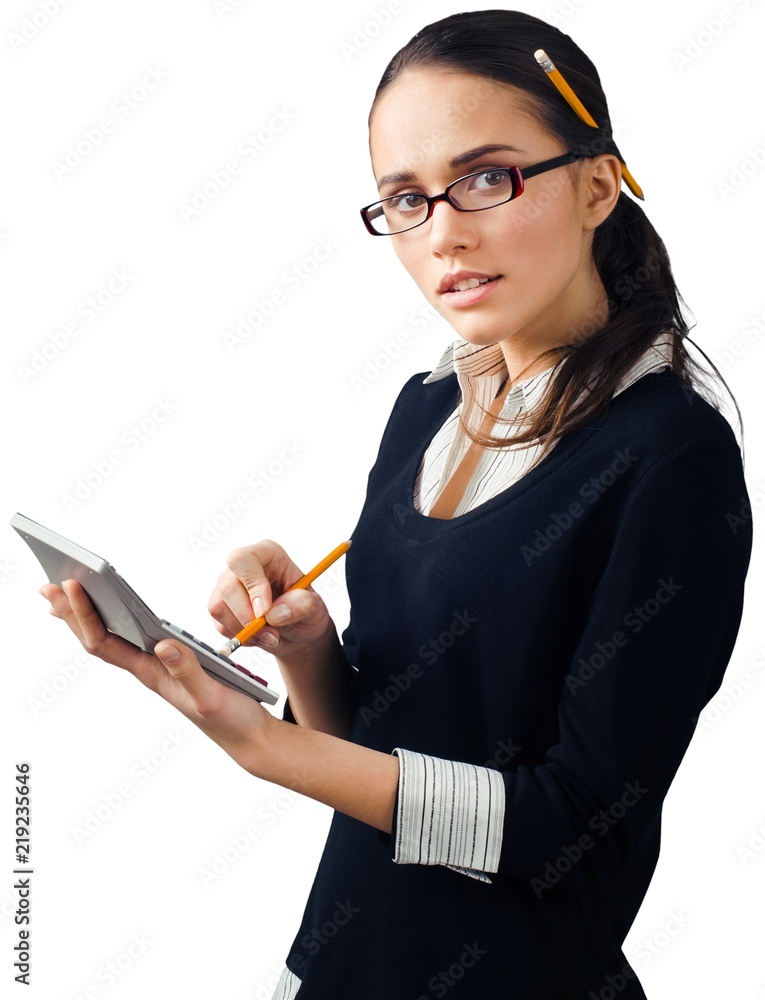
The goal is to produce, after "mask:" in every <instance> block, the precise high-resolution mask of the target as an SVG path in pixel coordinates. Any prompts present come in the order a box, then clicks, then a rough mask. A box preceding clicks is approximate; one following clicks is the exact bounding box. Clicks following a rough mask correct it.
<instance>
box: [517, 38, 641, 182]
mask: <svg viewBox="0 0 765 1000" xmlns="http://www.w3.org/2000/svg"><path fill="white" fill-rule="evenodd" d="M534 57H535V59H536V61H537V62H538V63H539V65H540V66H541V67H542V69H543V70H544V71H545V73H547V75H548V76H549V77H550V79H551V80H552V82H553V83H554V84H555V86H556V87H557V88H558V90H559V91H560V93H561V94H562V95H563V97H564V98H565V99H566V101H567V102H568V104H569V106H570V107H571V108H573V110H574V111H575V112H576V113H577V115H578V116H579V118H581V120H582V121H583V122H585V123H586V124H587V125H591V126H592V127H593V128H598V123H597V122H596V121H595V119H594V118H593V117H592V115H591V114H590V112H589V111H588V110H587V108H585V106H584V105H583V104H582V102H581V101H580V100H579V98H578V97H577V96H576V94H575V93H574V91H573V90H572V89H571V87H569V85H568V83H566V81H565V79H564V78H563V74H562V73H561V71H560V70H559V69H556V68H555V63H554V62H553V61H552V59H551V58H550V57H549V56H548V55H547V53H546V52H545V50H544V49H537V51H536V52H535V53H534ZM620 162H621V165H622V176H623V177H624V181H625V183H626V184H627V186H628V187H629V189H630V191H632V193H633V194H634V195H635V197H636V198H640V200H641V201H645V195H644V194H643V189H642V188H641V187H640V185H639V184H638V182H637V181H636V180H635V178H634V177H633V176H632V174H631V173H630V172H629V170H628V169H627V164H626V163H625V162H624V160H621V161H620Z"/></svg>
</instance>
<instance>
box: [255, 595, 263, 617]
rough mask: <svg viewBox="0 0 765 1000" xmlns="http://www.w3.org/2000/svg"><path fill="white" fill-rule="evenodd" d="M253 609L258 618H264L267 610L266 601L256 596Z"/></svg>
mask: <svg viewBox="0 0 765 1000" xmlns="http://www.w3.org/2000/svg"><path fill="white" fill-rule="evenodd" d="M252 610H253V613H254V614H255V617H256V618H262V617H263V613H264V612H265V610H266V602H265V601H264V600H263V598H262V597H255V598H253V601H252Z"/></svg>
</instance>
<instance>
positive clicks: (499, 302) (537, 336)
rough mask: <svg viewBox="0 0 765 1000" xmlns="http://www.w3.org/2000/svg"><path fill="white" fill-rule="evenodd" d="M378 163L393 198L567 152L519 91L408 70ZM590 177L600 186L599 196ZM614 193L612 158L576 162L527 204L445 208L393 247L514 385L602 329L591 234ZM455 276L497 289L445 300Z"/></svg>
mask: <svg viewBox="0 0 765 1000" xmlns="http://www.w3.org/2000/svg"><path fill="white" fill-rule="evenodd" d="M572 114H573V112H572ZM498 146H505V147H511V148H508V149H505V148H502V149H499V148H497V147H498ZM370 152H371V156H372V168H373V170H374V174H375V178H376V179H377V181H378V185H379V192H380V197H381V198H386V197H390V196H393V195H398V194H400V193H402V192H407V191H411V192H415V193H418V194H426V195H434V194H440V193H441V192H442V191H443V190H444V189H445V188H446V186H447V185H448V184H450V183H451V182H452V181H454V180H456V179H457V178H459V177H463V176H465V174H469V173H473V172H474V171H478V170H482V169H484V168H487V169H488V168H492V167H493V168H497V167H509V166H519V167H525V166H530V165H532V164H535V163H539V162H541V161H542V160H547V159H550V158H552V157H554V156H558V155H560V154H561V153H565V152H568V150H566V149H565V148H564V147H563V146H562V145H561V143H560V141H559V140H558V139H557V138H555V137H554V136H552V135H551V134H550V133H549V132H547V131H545V129H544V128H543V127H542V126H541V125H540V124H539V123H538V120H537V119H536V118H535V117H534V116H533V115H532V114H530V112H529V110H528V106H527V105H526V104H525V103H524V101H523V98H522V96H521V92H520V91H518V90H516V89H515V88H512V87H509V86H507V85H504V84H500V83H495V82H494V81H492V80H488V79H486V78H484V77H480V76H474V75H472V74H469V73H463V72H458V71H451V70H445V69H440V68H438V69H436V68H433V69H415V70H409V71H406V72H405V73H403V74H402V75H401V76H400V77H399V78H398V79H397V80H396V82H395V83H393V84H391V85H390V86H389V87H388V89H387V90H386V91H385V92H384V93H383V95H382V96H381V98H380V100H379V102H378V104H377V106H376V107H375V110H374V112H373V115H372V119H371V123H370ZM457 158H459V159H457ZM604 160H605V161H606V163H605V165H604V164H603V163H601V164H600V166H599V167H596V166H595V165H596V163H598V161H604ZM608 161H613V162H611V163H610V164H609V162H608ZM593 172H594V173H595V175H596V177H597V175H601V180H600V181H599V182H596V183H595V186H594V188H593V187H592V184H591V179H592V178H591V175H592V174H593ZM577 173H581V176H580V183H579V184H578V185H577V184H576V176H577ZM402 174H403V175H406V177H405V178H403V179H402V178H399V179H396V177H395V175H402ZM604 185H605V187H604ZM609 185H610V188H609ZM618 193H619V171H618V161H617V160H616V158H615V157H598V158H597V159H596V160H584V161H577V162H576V163H575V164H574V165H573V166H565V167H558V168H556V169H554V170H552V171H549V172H547V173H543V174H539V175H537V176H536V177H533V178H530V179H529V180H528V181H526V182H525V191H524V193H523V194H522V195H520V197H518V198H516V199H514V200H513V201H511V202H507V203H506V204H503V205H499V206H497V207H496V208H491V209H488V210H486V211H481V212H459V211H457V210H456V209H455V208H453V207H452V206H451V205H449V204H448V203H447V202H445V201H440V202H437V203H436V205H435V206H434V209H433V214H432V216H431V218H430V220H429V221H428V222H426V223H424V224H423V225H421V226H418V227H417V228H416V229H412V230H410V231H409V232H405V233H399V234H397V235H395V236H391V237H389V239H391V240H392V242H393V246H394V249H395V251H396V254H397V255H398V257H399V259H400V260H401V262H402V264H403V265H404V267H405V268H406V269H407V271H408V272H409V273H410V274H411V276H412V277H413V278H414V280H415V282H416V283H417V285H418V286H419V288H420V290H421V291H422V293H423V294H424V295H425V297H426V299H427V300H428V301H429V302H430V303H431V304H432V305H433V306H434V307H435V308H436V309H437V310H438V311H439V312H440V313H441V314H442V315H443V316H444V317H445V318H446V319H447V320H448V321H449V323H451V325H452V326H453V327H454V329H455V330H456V331H457V333H458V334H459V336H460V337H462V338H463V339H464V340H467V341H470V342H472V343H474V344H480V345H485V344H493V343H500V344H501V345H502V349H503V351H504V353H505V358H506V360H507V362H508V368H509V369H510V374H511V375H512V376H513V377H517V375H518V374H519V373H520V368H519V365H520V363H521V361H523V360H524V359H525V362H526V363H528V362H530V361H531V360H532V359H533V358H535V357H536V356H537V355H538V354H539V353H540V352H541V351H543V350H546V349H547V348H549V347H552V346H555V345H558V344H564V343H568V342H572V341H575V340H576V338H577V337H579V338H580V339H581V337H582V336H588V335H589V334H591V333H593V332H595V330H597V329H599V328H600V327H601V326H602V325H603V324H604V323H605V320H606V318H607V309H606V305H605V302H606V295H605V290H604V288H603V285H602V283H601V281H600V278H599V276H598V274H597V271H596V269H595V266H594V263H593V261H592V249H591V248H592V231H593V229H594V228H595V227H596V226H597V225H598V224H599V223H600V222H601V221H602V219H603V218H605V216H606V215H608V213H609V212H610V210H611V208H612V207H613V202H615V199H616V197H618ZM458 272H468V273H469V274H471V275H475V276H477V277H479V278H481V279H483V278H490V279H491V280H490V281H489V282H487V283H486V284H485V285H482V286H481V287H480V288H478V289H471V290H470V291H466V292H459V291H449V290H448V289H445V288H444V284H443V283H444V282H446V283H447V285H448V283H449V281H450V276H452V275H455V274H457V273H458ZM593 320H594V325H593ZM553 360H554V358H553V359H552V360H550V359H548V360H547V361H546V362H545V363H544V364H543V365H542V366H541V367H542V368H544V367H547V366H549V365H550V364H552V362H553ZM511 362H512V364H511ZM530 371H531V369H530Z"/></svg>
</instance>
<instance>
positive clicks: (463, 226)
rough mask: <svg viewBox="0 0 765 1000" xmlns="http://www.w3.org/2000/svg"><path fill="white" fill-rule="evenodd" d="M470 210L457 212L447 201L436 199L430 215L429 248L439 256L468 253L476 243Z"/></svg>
mask: <svg viewBox="0 0 765 1000" xmlns="http://www.w3.org/2000/svg"><path fill="white" fill-rule="evenodd" d="M472 215H473V213H472V212H459V211H458V210H457V209H456V208H454V206H453V205H450V204H449V202H448V201H446V200H443V201H437V202H436V203H435V205H434V206H433V214H432V215H431V217H430V236H429V242H430V249H431V251H432V252H433V253H434V254H436V255H437V256H439V257H451V256H454V254H455V253H461V254H464V253H469V252H470V251H471V250H474V249H475V247H476V246H477V243H478V238H477V235H476V227H475V223H474V221H473V219H472Z"/></svg>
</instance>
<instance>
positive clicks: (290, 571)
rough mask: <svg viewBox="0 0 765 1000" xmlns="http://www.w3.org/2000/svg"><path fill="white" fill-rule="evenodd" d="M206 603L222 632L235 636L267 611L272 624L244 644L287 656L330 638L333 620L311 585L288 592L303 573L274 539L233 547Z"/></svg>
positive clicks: (282, 657) (268, 620) (281, 657)
mask: <svg viewBox="0 0 765 1000" xmlns="http://www.w3.org/2000/svg"><path fill="white" fill-rule="evenodd" d="M226 562H227V563H228V569H227V570H226V571H225V572H223V573H221V575H220V577H219V578H218V582H217V584H216V586H215V589H214V590H213V592H212V595H211V597H210V601H209V603H208V606H207V607H208V611H209V612H210V614H211V615H212V616H213V618H214V619H215V620H216V623H217V628H218V631H219V632H221V633H222V634H223V635H225V636H226V637H227V638H229V639H230V638H231V637H232V636H234V635H236V633H237V632H239V631H241V629H242V628H244V626H245V625H247V624H248V623H249V622H251V621H252V620H253V619H254V618H259V617H261V615H263V614H265V616H266V621H267V622H268V625H266V626H264V627H263V628H262V629H261V630H260V631H259V632H257V633H256V634H255V635H254V636H253V637H252V639H250V640H248V641H247V642H246V643H245V644H244V645H246V646H260V647H261V648H263V649H266V650H268V652H270V653H274V654H275V655H276V656H278V657H279V658H280V659H288V658H289V657H290V656H291V655H292V654H293V653H298V652H299V651H300V648H301V647H303V649H304V648H305V645H306V644H307V643H314V642H316V641H317V640H320V639H321V640H326V639H327V636H328V635H329V633H330V631H334V624H333V623H332V619H331V618H330V617H329V613H328V611H327V608H326V605H325V604H324V601H323V600H322V599H321V597H319V595H318V594H317V593H316V591H315V590H314V589H313V588H312V587H308V588H307V589H305V590H293V591H290V592H289V593H285V591H287V590H288V588H289V587H291V586H292V584H293V583H295V582H296V581H297V580H299V579H300V577H301V576H302V575H303V572H302V570H301V569H300V568H299V567H298V566H296V565H295V563H294V562H293V561H292V560H291V559H290V557H289V556H288V555H287V553H286V552H285V551H284V549H283V548H282V547H281V545H277V543H276V542H272V541H271V540H270V539H264V540H263V541H260V542H256V543H255V544H254V545H248V546H244V547H242V548H240V549H234V551H233V552H231V553H230V554H229V556H228V559H227V560H226Z"/></svg>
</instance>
